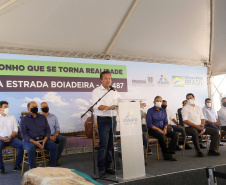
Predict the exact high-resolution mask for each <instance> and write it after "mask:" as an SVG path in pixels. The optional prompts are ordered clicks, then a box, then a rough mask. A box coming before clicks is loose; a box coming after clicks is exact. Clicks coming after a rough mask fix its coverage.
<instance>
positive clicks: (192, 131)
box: [185, 127, 219, 152]
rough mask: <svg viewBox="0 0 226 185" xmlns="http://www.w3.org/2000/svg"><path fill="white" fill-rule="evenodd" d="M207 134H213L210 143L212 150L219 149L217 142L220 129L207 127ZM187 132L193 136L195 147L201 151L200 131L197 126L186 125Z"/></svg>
mask: <svg viewBox="0 0 226 185" xmlns="http://www.w3.org/2000/svg"><path fill="white" fill-rule="evenodd" d="M205 129H206V131H205V132H204V133H205V134H208V135H210V136H211V143H210V150H217V144H218V139H219V131H218V130H217V129H215V128H210V127H206V128H205ZM185 131H186V133H188V134H189V135H191V136H192V141H193V143H194V146H195V149H196V150H197V152H200V151H201V150H200V146H199V137H198V133H199V132H200V131H199V130H197V129H196V128H195V127H185Z"/></svg>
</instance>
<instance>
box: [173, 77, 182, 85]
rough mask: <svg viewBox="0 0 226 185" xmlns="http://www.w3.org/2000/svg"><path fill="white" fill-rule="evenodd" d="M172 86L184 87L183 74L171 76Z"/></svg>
mask: <svg viewBox="0 0 226 185" xmlns="http://www.w3.org/2000/svg"><path fill="white" fill-rule="evenodd" d="M172 84H173V87H184V76H172Z"/></svg>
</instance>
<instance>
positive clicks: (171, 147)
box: [148, 128, 178, 155]
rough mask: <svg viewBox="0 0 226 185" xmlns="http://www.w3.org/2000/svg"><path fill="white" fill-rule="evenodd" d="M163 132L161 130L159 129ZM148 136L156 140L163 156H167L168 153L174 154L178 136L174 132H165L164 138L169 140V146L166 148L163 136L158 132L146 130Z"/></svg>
mask: <svg viewBox="0 0 226 185" xmlns="http://www.w3.org/2000/svg"><path fill="white" fill-rule="evenodd" d="M160 129H162V130H163V128H160ZM148 134H149V135H150V136H153V137H155V138H156V139H158V141H159V144H160V147H161V149H162V152H163V155H164V154H168V153H170V152H175V151H176V146H177V139H178V134H177V133H176V132H174V131H171V130H167V134H166V136H167V137H169V138H171V141H170V144H169V146H168V148H167V146H166V142H165V136H164V134H163V133H161V132H159V131H158V130H153V129H150V128H149V129H148Z"/></svg>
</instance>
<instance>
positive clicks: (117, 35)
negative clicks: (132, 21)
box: [104, 0, 139, 55]
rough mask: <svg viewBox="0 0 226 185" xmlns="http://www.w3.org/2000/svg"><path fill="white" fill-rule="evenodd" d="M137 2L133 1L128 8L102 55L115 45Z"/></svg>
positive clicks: (106, 53) (136, 0) (137, 0)
mask: <svg viewBox="0 0 226 185" xmlns="http://www.w3.org/2000/svg"><path fill="white" fill-rule="evenodd" d="M138 2H139V0H134V1H133V3H132V5H131V6H130V8H129V10H128V12H127V14H126V15H125V17H124V18H123V20H122V22H121V24H120V25H119V27H118V29H117V31H116V33H115V34H114V36H113V38H112V39H111V42H110V43H109V45H108V47H107V49H106V50H105V52H104V55H108V54H109V52H110V51H111V49H112V47H113V45H114V44H115V42H116V40H117V39H118V37H119V35H120V33H121V32H122V30H123V28H124V26H125V25H126V23H127V21H128V20H129V18H130V16H131V14H132V13H133V11H134V9H135V8H136V6H137V4H138Z"/></svg>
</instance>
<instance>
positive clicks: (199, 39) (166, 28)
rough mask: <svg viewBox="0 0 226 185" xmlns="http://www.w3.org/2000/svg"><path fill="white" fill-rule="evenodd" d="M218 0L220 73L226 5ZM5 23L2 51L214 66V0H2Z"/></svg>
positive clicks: (0, 33)
mask: <svg viewBox="0 0 226 185" xmlns="http://www.w3.org/2000/svg"><path fill="white" fill-rule="evenodd" d="M213 4H214V5H215V4H216V5H215V6H214V7H215V10H214V11H213V12H216V16H214V18H215V19H217V20H215V21H214V22H215V23H216V25H218V27H217V29H215V25H213V29H214V30H215V32H214V34H212V35H214V38H216V40H214V38H213V42H212V43H214V44H213V47H212V51H213V52H212V54H213V57H211V59H212V60H211V62H213V68H212V69H213V72H214V74H217V73H219V72H226V65H225V64H224V65H225V66H224V67H220V68H219V67H218V66H219V64H221V63H222V61H223V59H224V58H225V57H226V55H225V52H223V53H222V52H221V51H223V49H222V46H223V47H224V46H225V43H226V42H223V41H224V37H223V36H224V34H223V33H222V29H224V28H225V25H224V24H222V21H224V20H225V19H223V18H222V16H223V17H226V13H225V11H224V7H225V6H226V3H225V1H224V0H216V2H215V1H213ZM222 5H223V6H222ZM0 25H1V29H0V52H2V53H19V54H20V53H22V54H41V55H53V56H69V57H72V56H76V57H86V58H89V57H90V56H91V55H92V57H93V58H95V57H96V58H98V57H101V56H102V57H103V56H105V57H106V56H110V57H111V58H112V59H116V60H117V59H120V60H122V59H123V58H126V57H127V58H126V59H127V60H135V61H145V62H165V63H175V64H190V65H203V64H204V63H205V64H207V65H208V64H210V63H209V62H210V60H209V55H210V43H211V42H210V41H211V0H198V1H197V0H158V1H156V0H95V1H94V0H48V1H47V0H0ZM223 31H225V29H224V30H223ZM222 37H223V38H222ZM224 48H225V47H224ZM78 53H79V54H78ZM71 54H73V55H71ZM128 57H129V58H128Z"/></svg>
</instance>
